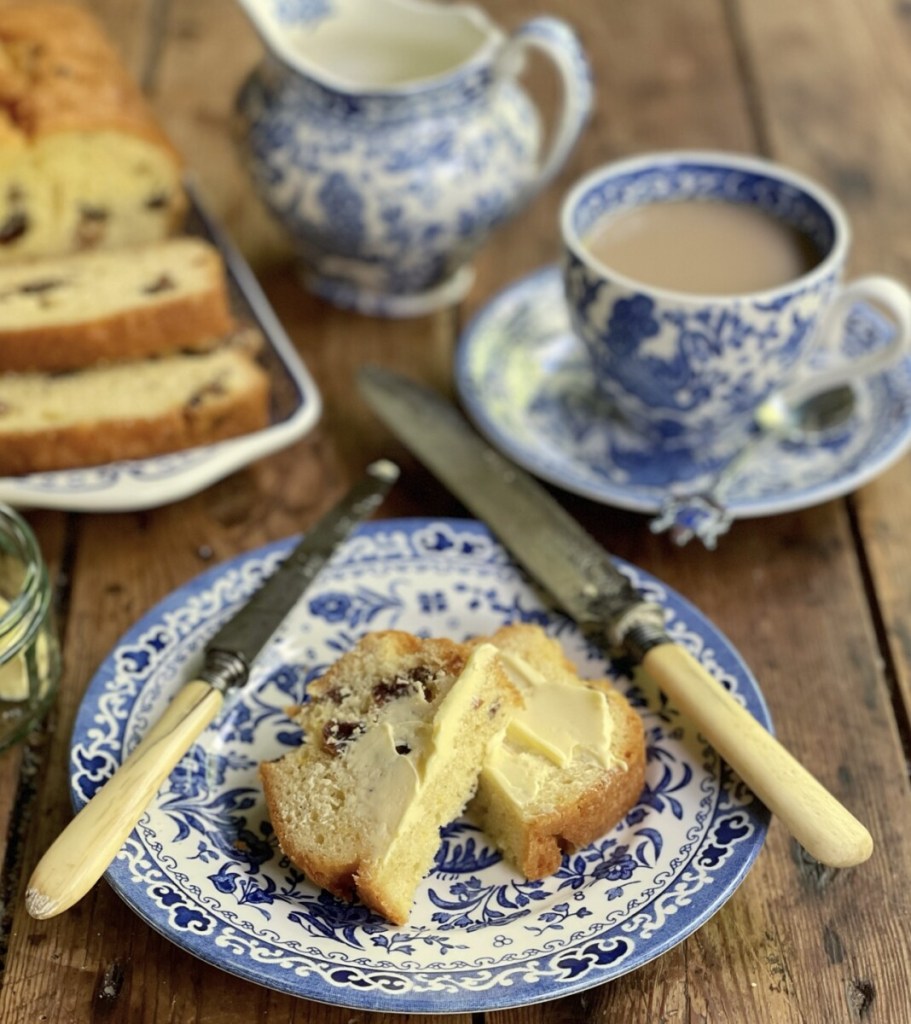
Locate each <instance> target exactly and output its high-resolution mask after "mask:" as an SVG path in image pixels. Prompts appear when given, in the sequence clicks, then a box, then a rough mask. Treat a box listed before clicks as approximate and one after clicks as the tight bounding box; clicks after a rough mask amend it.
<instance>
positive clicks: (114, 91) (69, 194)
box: [0, 2, 187, 263]
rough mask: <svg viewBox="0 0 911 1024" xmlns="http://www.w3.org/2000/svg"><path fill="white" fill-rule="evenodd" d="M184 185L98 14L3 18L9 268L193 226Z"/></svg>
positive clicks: (68, 9)
mask: <svg viewBox="0 0 911 1024" xmlns="http://www.w3.org/2000/svg"><path fill="white" fill-rule="evenodd" d="M182 174H183V161H182V160H181V157H180V155H179V154H178V152H177V151H176V150H175V148H174V146H173V145H172V144H171V142H170V141H169V140H168V138H167V137H166V135H165V132H164V131H163V129H162V127H161V125H160V123H159V121H158V119H157V117H156V115H155V113H154V112H153V110H152V108H151V107H150V105H149V103H148V102H147V101H146V99H145V97H144V96H143V94H142V92H141V90H140V88H139V86H138V85H137V84H136V82H135V81H133V79H132V78H131V76H130V74H129V72H128V70H127V68H126V67H125V65H124V62H123V60H122V59H121V57H120V55H119V53H118V52H117V51H116V49H115V48H114V46H113V45H112V43H111V40H110V39H109V38H108V36H107V33H106V31H105V29H104V27H103V26H102V24H101V23H100V22H99V21H98V20H97V19H96V18H95V17H94V16H93V15H92V14H91V13H90V12H89V11H87V10H85V9H84V8H83V7H80V6H79V5H77V4H75V3H34V2H21V3H11V4H4V5H3V6H2V7H0V263H17V262H20V261H22V260H28V259H35V258H39V257H43V256H53V255H59V254H61V253H65V252H74V251H78V250H88V249H95V248H101V247H105V248H108V247H120V246H124V245H137V244H142V243H145V242H151V241H156V240H158V239H160V238H164V237H166V236H168V235H170V234H172V233H173V232H175V231H177V230H179V229H180V226H181V224H182V223H183V219H184V214H185V212H186V208H187V198H186V195H185V192H184V189H183V185H182Z"/></svg>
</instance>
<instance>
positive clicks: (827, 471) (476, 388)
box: [455, 267, 911, 518]
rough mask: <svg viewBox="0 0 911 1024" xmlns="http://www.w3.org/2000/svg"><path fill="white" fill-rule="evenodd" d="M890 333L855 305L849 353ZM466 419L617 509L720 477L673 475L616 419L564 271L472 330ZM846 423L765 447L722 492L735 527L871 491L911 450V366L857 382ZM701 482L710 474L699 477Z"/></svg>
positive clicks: (546, 474)
mask: <svg viewBox="0 0 911 1024" xmlns="http://www.w3.org/2000/svg"><path fill="white" fill-rule="evenodd" d="M891 330H892V328H891V327H890V325H889V324H888V323H887V322H886V321H885V320H884V319H883V318H882V317H881V316H880V315H879V314H878V313H876V312H875V311H874V310H873V309H872V308H870V307H866V306H857V307H856V308H855V309H854V311H853V313H852V317H851V319H850V320H849V323H848V329H847V331H846V332H845V337H844V339H842V342H841V344H842V347H843V349H845V350H846V351H847V350H848V349H849V348H851V347H855V346H862V347H863V348H870V347H872V346H873V345H876V344H881V343H882V341H883V339H884V338H886V337H888V335H889V333H890V332H891ZM455 375H456V384H457V387H458V391H459V395H460V397H461V399H462V402H463V404H464V406H465V408H466V411H467V412H468V414H469V415H470V416H471V418H472V419H473V420H474V422H475V424H476V425H477V427H478V428H479V429H480V430H481V431H482V433H484V434H485V435H486V436H487V438H488V439H489V440H490V441H491V443H492V444H494V445H496V446H497V447H498V448H499V449H500V450H501V451H503V452H504V453H505V454H507V455H508V456H509V457H510V458H512V459H513V460H514V461H515V462H517V463H519V464H520V465H522V466H524V467H525V468H526V469H528V470H530V471H531V472H532V473H534V474H535V475H537V476H539V477H541V478H542V479H544V480H547V481H549V482H550V483H553V484H556V485H557V486H558V487H562V488H564V489H565V490H567V491H571V492H573V493H576V494H581V495H583V496H584V497H587V498H591V499H593V500H595V501H600V502H602V503H604V504H606V505H612V506H615V507H617V508H625V509H630V510H632V511H636V512H647V513H654V512H658V511H659V510H660V509H661V507H662V504H663V502H664V500H665V499H666V498H667V497H668V495H669V493H670V492H671V490H672V488H673V485H674V484H679V483H681V482H684V481H685V480H686V479H689V481H690V483H693V482H695V481H697V480H698V479H699V477H700V476H701V475H702V476H703V477H704V476H705V475H706V474H707V475H708V476H709V477H710V476H711V474H712V472H713V471H714V469H715V468H717V467H708V466H707V467H702V468H701V469H700V467H693V466H692V465H687V466H686V467H683V466H679V465H675V464H674V462H673V459H672V458H671V457H670V456H669V455H668V454H667V453H661V452H657V451H655V450H654V449H651V448H649V447H647V446H646V445H645V443H644V442H643V441H642V440H641V439H640V438H639V437H637V436H636V435H635V434H634V433H632V432H631V431H630V430H629V429H627V428H626V427H625V426H624V425H623V424H621V423H619V422H618V421H617V420H616V419H614V418H612V416H611V414H610V412H609V411H608V409H607V407H606V404H605V400H604V398H603V397H601V396H600V395H599V394H598V393H597V392H596V390H595V388H594V386H593V384H592V380H591V375H590V372H589V362H588V357H587V354H586V351H585V348H584V346H583V344H582V342H580V341H579V340H578V339H577V338H576V337H575V336H574V335H573V333H572V331H571V329H570V324H569V314H568V312H567V309H566V306H565V303H564V298H563V287H562V282H561V278H560V271H559V269H558V268H557V267H545V268H544V269H542V270H539V271H537V272H536V273H534V274H531V275H529V276H528V277H525V278H523V279H521V280H519V281H518V282H516V283H514V284H513V285H511V286H510V287H508V288H506V289H505V290H504V291H502V292H501V293H500V294H499V295H497V296H496V297H495V298H494V299H493V300H492V301H491V302H490V303H489V304H488V305H487V306H486V307H485V308H484V309H483V310H482V311H481V312H480V313H479V314H478V315H477V316H476V317H475V318H474V320H473V321H472V322H471V323H470V324H469V325H468V327H467V328H466V330H465V332H464V333H463V336H462V338H461V340H460V344H459V347H458V349H457V353H456V360H455ZM855 391H856V396H857V405H856V409H855V412H854V414H853V415H852V416H851V418H850V419H849V420H847V421H846V422H845V423H843V424H842V425H841V426H839V427H838V428H836V429H833V430H832V431H831V432H828V433H826V434H824V435H822V436H821V437H820V438H819V439H818V440H814V441H812V442H795V441H791V440H780V441H774V440H770V441H769V442H767V445H766V447H764V448H763V449H762V454H761V457H758V456H757V457H756V458H752V459H750V460H748V461H747V462H745V463H744V464H743V466H742V467H741V470H740V471H739V473H738V474H737V477H736V479H734V480H732V482H731V484H730V486H729V487H727V488H726V492H725V503H726V505H727V507H728V509H729V510H730V512H731V514H732V516H733V517H734V518H747V517H752V516H766V515H773V514H777V513H781V512H787V511H792V510H794V509H799V508H806V507H809V506H810V505H816V504H820V503H822V502H824V501H828V500H830V499H831V498H835V497H838V496H840V495H843V494H847V493H848V492H850V491H853V490H856V489H857V488H858V487H860V486H862V485H863V484H865V483H867V482H868V481H869V480H871V479H872V478H873V477H875V476H877V475H878V474H879V473H882V472H883V471H884V470H885V469H887V468H888V467H889V466H890V465H892V463H893V462H895V461H896V460H897V459H898V458H899V457H900V456H901V455H902V454H904V452H905V451H906V450H907V449H908V447H909V445H911V360H905V361H904V362H902V363H900V364H898V365H896V366H895V367H894V368H892V369H890V370H889V371H888V372H886V373H882V374H880V375H878V376H875V377H872V378H869V379H866V380H859V381H857V382H856V385H855ZM703 471H704V472H703Z"/></svg>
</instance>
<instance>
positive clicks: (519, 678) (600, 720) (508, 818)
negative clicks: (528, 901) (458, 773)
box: [470, 624, 645, 879]
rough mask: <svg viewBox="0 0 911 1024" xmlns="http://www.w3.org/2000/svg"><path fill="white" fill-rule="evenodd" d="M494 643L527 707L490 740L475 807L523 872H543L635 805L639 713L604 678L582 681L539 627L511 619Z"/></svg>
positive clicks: (641, 775) (640, 757)
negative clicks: (503, 730) (500, 733)
mask: <svg viewBox="0 0 911 1024" xmlns="http://www.w3.org/2000/svg"><path fill="white" fill-rule="evenodd" d="M488 641H489V642H490V643H493V644H494V645H495V646H496V648H497V649H498V650H499V651H500V652H501V655H502V660H503V664H504V666H505V669H506V672H507V674H508V675H509V677H510V678H511V679H512V681H513V683H514V684H515V686H516V687H517V688H518V690H519V691H520V692H521V694H522V697H523V700H524V708H523V709H522V710H520V711H519V712H517V713H516V714H515V715H514V716H513V718H512V719H511V721H510V723H509V726H508V727H507V730H506V732H505V734H504V735H503V737H502V738H501V739H499V740H498V741H497V742H495V743H494V744H491V746H490V748H489V750H488V754H487V758H486V760H485V762H484V767H483V769H482V771H481V777H480V781H479V785H478V791H477V795H476V796H475V798H474V800H473V801H472V804H471V807H470V813H471V815H472V816H473V817H474V818H475V820H476V821H477V822H478V823H479V824H480V825H481V826H482V827H483V828H484V830H485V832H486V833H487V835H488V837H489V838H490V839H491V840H492V841H493V842H494V843H496V845H497V846H498V848H499V849H500V850H501V852H502V853H503V854H504V856H505V857H506V858H507V859H508V860H509V861H511V862H512V863H513V864H514V865H515V866H516V867H518V868H519V869H520V870H521V871H522V873H523V874H524V875H525V876H526V878H530V879H531V878H542V877H544V876H545V875H548V874H552V873H553V872H554V871H556V870H557V868H559V866H560V862H561V860H562V857H563V854H564V853H566V852H570V851H572V850H575V849H577V848H579V847H583V846H587V845H588V844H589V843H591V842H593V841H594V840H595V839H597V838H598V837H600V836H602V835H604V834H605V833H606V832H607V831H608V830H609V829H610V828H612V827H613V826H614V825H616V824H617V822H618V821H619V820H620V819H621V818H622V817H623V816H624V815H625V814H626V813H627V812H628V811H629V810H630V808H631V807H632V806H633V805H634V804H635V802H636V800H637V799H638V797H639V795H640V793H641V792H642V787H643V785H644V779H645V742H644V735H643V726H642V721H641V719H640V718H639V716H638V715H637V714H636V712H635V711H634V710H633V709H632V708H631V707H630V705H629V704H628V703H627V701H626V699H625V698H624V697H623V695H622V694H621V693H620V692H619V691H617V690H616V689H615V688H614V687H613V686H612V685H611V684H610V683H609V682H608V681H606V680H603V681H598V682H589V681H583V680H581V679H580V678H579V676H578V674H577V672H576V670H575V668H574V666H573V665H572V663H571V662H570V661H569V660H568V659H567V658H566V656H565V654H564V653H563V650H562V647H561V645H560V644H559V642H558V641H556V640H554V639H552V638H551V637H548V636H547V635H546V634H545V633H544V631H543V630H542V629H540V627H537V626H532V625H526V624H518V625H513V626H506V627H504V628H503V629H501V630H499V631H498V632H497V633H495V634H494V635H493V636H492V637H489V638H487V639H486V640H485V641H482V642H488Z"/></svg>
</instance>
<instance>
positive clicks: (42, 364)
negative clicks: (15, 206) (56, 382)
mask: <svg viewBox="0 0 911 1024" xmlns="http://www.w3.org/2000/svg"><path fill="white" fill-rule="evenodd" d="M232 327H233V317H232V314H231V311H230V308H229V302H228V292H227V285H226V281H225V271H224V265H223V263H222V259H221V255H220V254H219V252H218V250H217V249H215V248H214V247H213V246H211V245H210V244H209V243H208V242H206V241H204V240H203V239H201V238H193V237H186V238H174V239H170V240H167V241H164V242H158V243H155V244H152V245H148V246H141V247H136V248H132V249H124V250H120V251H117V252H105V251H102V252H94V253H80V254H77V255H73V256H62V257H59V258H57V259H46V260H35V261H32V262H31V263H23V264H15V265H8V266H0V372H19V373H21V372H24V371H40V372H45V373H58V372H61V371H66V370H78V369H83V368H84V367H87V366H92V365H95V364H96V363H102V362H116V361H126V360H131V359H143V358H146V357H149V356H159V355H165V354H171V353H175V352H180V351H184V350H189V351H194V350H199V351H201V350H204V349H210V348H213V347H215V345H216V344H218V342H219V340H220V339H221V338H222V337H223V336H224V335H225V334H227V333H228V332H229V331H230V330H231V329H232Z"/></svg>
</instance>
